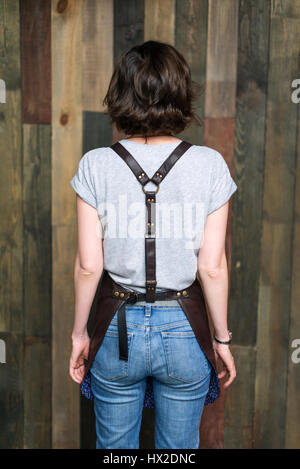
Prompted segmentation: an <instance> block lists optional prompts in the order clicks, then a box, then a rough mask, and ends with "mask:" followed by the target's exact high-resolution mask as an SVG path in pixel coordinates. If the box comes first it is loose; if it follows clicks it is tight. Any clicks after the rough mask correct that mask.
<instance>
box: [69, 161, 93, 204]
mask: <svg viewBox="0 0 300 469" xmlns="http://www.w3.org/2000/svg"><path fill="white" fill-rule="evenodd" d="M90 156H91V152H87V153H85V154H84V155H83V157H82V158H81V160H80V161H79V164H78V171H77V173H76V174H75V175H74V176H73V178H72V179H71V180H70V184H71V186H72V187H73V189H74V191H75V192H76V193H77V194H78V195H79V196H80V197H81V198H82V199H83V200H84V201H85V202H87V203H88V204H90V205H92V207H94V208H96V207H97V198H96V193H95V188H94V184H93V177H92V165H91V160H90Z"/></svg>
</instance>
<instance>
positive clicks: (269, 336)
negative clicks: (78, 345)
mask: <svg viewBox="0 0 300 469" xmlns="http://www.w3.org/2000/svg"><path fill="white" fill-rule="evenodd" d="M285 3H286V4H287V5H288V4H289V5H291V6H292V5H293V3H294V2H291V1H287V2H285ZM281 5H282V2H279V1H276V0H274V1H273V2H272V4H271V23H270V55H269V61H270V62H269V74H268V100H267V128H266V143H265V145H266V146H265V148H266V159H265V171H264V199H263V227H262V228H263V229H262V255H261V275H260V280H259V288H260V297H259V309H258V335H257V364H256V396H255V420H254V444H255V447H257V448H282V447H284V444H285V435H284V428H285V418H286V389H287V365H288V359H289V311H290V293H291V292H290V288H291V287H290V286H291V274H292V266H291V255H292V243H291V242H292V228H293V200H294V186H295V174H294V171H295V155H296V138H297V135H296V129H297V107H296V106H295V105H294V103H293V102H292V101H291V99H290V94H291V83H292V80H293V79H294V78H295V77H296V76H298V73H299V63H298V58H299V46H300V23H299V17H298V18H297V17H290V16H287V17H286V16H283V15H279V14H278V10H277V7H281ZM278 188H282V190H278Z"/></svg>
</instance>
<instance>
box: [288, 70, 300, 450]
mask: <svg viewBox="0 0 300 469" xmlns="http://www.w3.org/2000/svg"><path fill="white" fill-rule="evenodd" d="M298 76H299V75H298ZM295 106H297V104H295ZM297 133H298V135H297V140H298V144H297V168H296V174H295V177H296V187H295V197H294V227H293V244H292V250H293V251H292V269H293V270H292V283H291V311H290V325H289V342H288V346H289V362H288V386H287V398H286V417H285V448H286V449H299V442H300V424H299V422H300V400H299V389H300V370H299V368H300V363H297V362H295V358H294V357H293V360H292V354H293V352H294V354H296V358H298V360H299V351H298V352H297V349H298V350H299V339H300V315H299V309H300V289H299V285H300V246H299V239H300V112H299V104H298V132H297ZM295 340H298V342H297V343H296V345H297V348H295V344H293V342H294V341H295Z"/></svg>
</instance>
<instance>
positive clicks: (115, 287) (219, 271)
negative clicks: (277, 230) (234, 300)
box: [70, 41, 237, 449]
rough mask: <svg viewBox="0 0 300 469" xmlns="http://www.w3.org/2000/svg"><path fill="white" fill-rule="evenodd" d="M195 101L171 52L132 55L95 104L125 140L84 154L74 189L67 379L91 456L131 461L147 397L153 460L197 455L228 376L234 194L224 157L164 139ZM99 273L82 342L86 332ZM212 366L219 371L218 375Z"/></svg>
mask: <svg viewBox="0 0 300 469" xmlns="http://www.w3.org/2000/svg"><path fill="white" fill-rule="evenodd" d="M196 96H197V87H196V84H195V83H194V82H193V81H192V80H191V72H190V68H189V66H188V65H187V63H186V61H185V59H184V58H183V56H182V55H181V54H180V53H179V52H178V51H177V50H176V49H175V48H174V47H172V46H171V45H168V44H164V43H159V42H155V41H148V42H145V43H144V44H142V45H140V46H136V47H133V48H132V49H131V50H129V51H128V52H127V53H125V54H123V56H122V57H121V59H120V61H119V63H118V64H117V66H116V68H115V71H114V73H113V76H112V79H111V82H110V85H109V88H108V92H107V95H106V97H105V100H104V104H105V105H106V106H107V112H108V114H109V115H110V117H111V121H112V123H113V124H115V125H116V127H117V129H118V130H119V131H120V132H122V133H123V134H125V136H126V138H123V139H121V140H120V141H119V142H118V143H116V144H114V145H113V146H112V147H101V148H96V149H94V150H91V151H89V152H87V153H86V154H85V155H84V156H83V157H82V159H81V160H80V162H79V168H78V172H77V173H76V175H75V176H74V177H73V179H72V180H71V185H72V187H73V188H74V190H75V191H76V193H77V217H78V249H77V255H76V261H75V274H74V279H75V320H74V328H73V332H72V342H73V349H72V354H71V358H70V376H71V377H72V379H73V380H74V381H75V382H76V383H83V378H84V377H85V378H86V377H87V376H88V375H87V369H88V368H89V370H88V372H89V376H90V391H91V394H92V397H93V398H94V409H95V415H96V431H97V443H96V447H97V448H99V449H100V448H123V449H124V448H139V430H140V425H141V417H142V410H143V403H144V405H145V402H146V396H147V392H150V394H149V395H151V397H152V398H154V402H155V417H156V418H155V448H169V449H175V448H180V449H183V448H191V449H193V448H198V447H199V426H200V420H201V415H202V411H203V406H204V405H205V404H206V403H207V401H209V399H207V397H208V396H211V395H212V392H211V389H212V383H213V382H214V385H215V386H216V387H217V385H218V382H216V380H217V379H218V378H220V377H223V376H225V375H226V374H228V375H229V376H228V379H227V381H226V382H225V384H224V386H225V387H228V386H229V385H230V384H231V383H232V381H233V380H234V378H235V375H236V371H235V366H234V360H233V357H232V354H231V352H230V348H229V343H230V339H231V334H230V332H229V331H228V327H227V300H228V298H227V296H228V272H227V262H226V256H225V234H226V225H227V216H228V201H229V199H230V197H231V195H232V194H233V193H234V192H235V190H236V189H237V186H236V184H235V182H234V181H233V179H232V178H231V176H230V173H229V170H228V167H227V164H226V162H225V160H224V159H223V157H222V156H221V155H220V153H218V152H217V151H215V150H213V149H212V148H209V147H206V146H200V145H193V144H191V143H189V142H184V141H182V140H181V139H179V138H177V137H175V136H174V135H173V134H175V135H176V134H179V133H180V132H182V131H183V130H184V129H185V128H186V127H187V126H188V125H190V123H191V122H192V121H193V120H197V116H196V115H195V112H194V109H193V101H194V100H195V98H196ZM168 158H169V159H168ZM167 160H168V162H167V163H166V161H167ZM125 163H126V164H125ZM175 163H176V164H175ZM159 168H160V169H159ZM148 175H149V177H148ZM151 175H153V177H152V178H150V176H151ZM141 185H142V189H143V190H141ZM145 194H146V200H145ZM145 203H146V209H145ZM145 213H146V217H145ZM145 218H146V225H145ZM145 226H146V233H145ZM145 253H146V254H145ZM197 272H198V274H199V279H200V281H201V282H200V283H199V281H198V280H197ZM103 273H105V275H104V276H103V277H102V279H103V280H102V284H103V287H102V290H100V294H99V298H100V300H99V303H98V309H97V312H96V323H95V324H96V325H94V329H93V334H92V339H90V338H89V336H88V333H87V321H88V317H89V313H90V308H91V305H92V303H93V300H94V297H95V293H96V289H97V286H98V283H99V281H100V280H101V276H102V274H103ZM100 285H101V283H100ZM202 291H203V293H202ZM203 295H204V296H203ZM204 298H205V301H206V304H207V307H208V311H209V315H210V319H211V324H212V326H213V329H214V338H213V339H212V338H211V336H210V332H209V328H208V322H207V316H206V310H205V303H204ZM114 300H115V301H114ZM113 303H114V307H113V306H112V304H113ZM97 321H98V322H97ZM124 336H125V339H124ZM216 358H218V359H219V361H220V362H221V363H223V368H224V369H223V371H222V372H221V373H219V375H218V376H217V374H216V366H215V360H216ZM87 362H89V366H87ZM84 365H85V366H84ZM213 376H215V380H213ZM149 380H150V381H149ZM84 382H85V381H84ZM149 382H150V383H151V386H150V388H148V387H147V386H149ZM82 389H83V388H82ZM149 389H150V391H149ZM146 391H147V392H146ZM217 391H218V390H217ZM145 392H146V394H145ZM151 393H152V394H151ZM217 396H218V392H217V393H216V396H215V398H216V397H217ZM148 397H149V396H148ZM212 400H213V399H212ZM212 400H210V402H211V401H212ZM150 406H151V404H150Z"/></svg>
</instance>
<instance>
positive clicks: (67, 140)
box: [52, 0, 82, 449]
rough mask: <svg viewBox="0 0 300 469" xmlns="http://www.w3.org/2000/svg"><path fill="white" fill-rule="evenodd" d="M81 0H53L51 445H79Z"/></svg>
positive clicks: (65, 446) (60, 446) (57, 446)
mask: <svg viewBox="0 0 300 469" xmlns="http://www.w3.org/2000/svg"><path fill="white" fill-rule="evenodd" d="M81 74H82V1H81V0H69V1H68V2H64V1H57V0H53V1H52V108H53V122H52V126H53V127H52V129H53V137H52V240H53V241H52V266H53V269H52V272H53V273H52V337H53V340H52V344H53V347H52V350H53V351H52V363H53V371H52V446H53V448H57V449H59V448H78V447H79V440H80V422H79V415H80V407H79V402H80V399H79V396H80V391H79V386H78V385H77V384H76V383H74V382H73V381H72V380H71V378H70V377H69V373H68V366H69V357H70V352H71V332H72V327H73V315H74V294H73V291H74V286H73V264H74V257H75V248H76V212H75V200H76V199H75V197H74V192H73V191H72V188H71V187H70V185H69V181H70V179H71V178H72V176H73V175H74V174H75V172H76V170H77V166H78V161H79V159H80V158H81V156H82V154H81V148H82V75H81Z"/></svg>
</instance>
